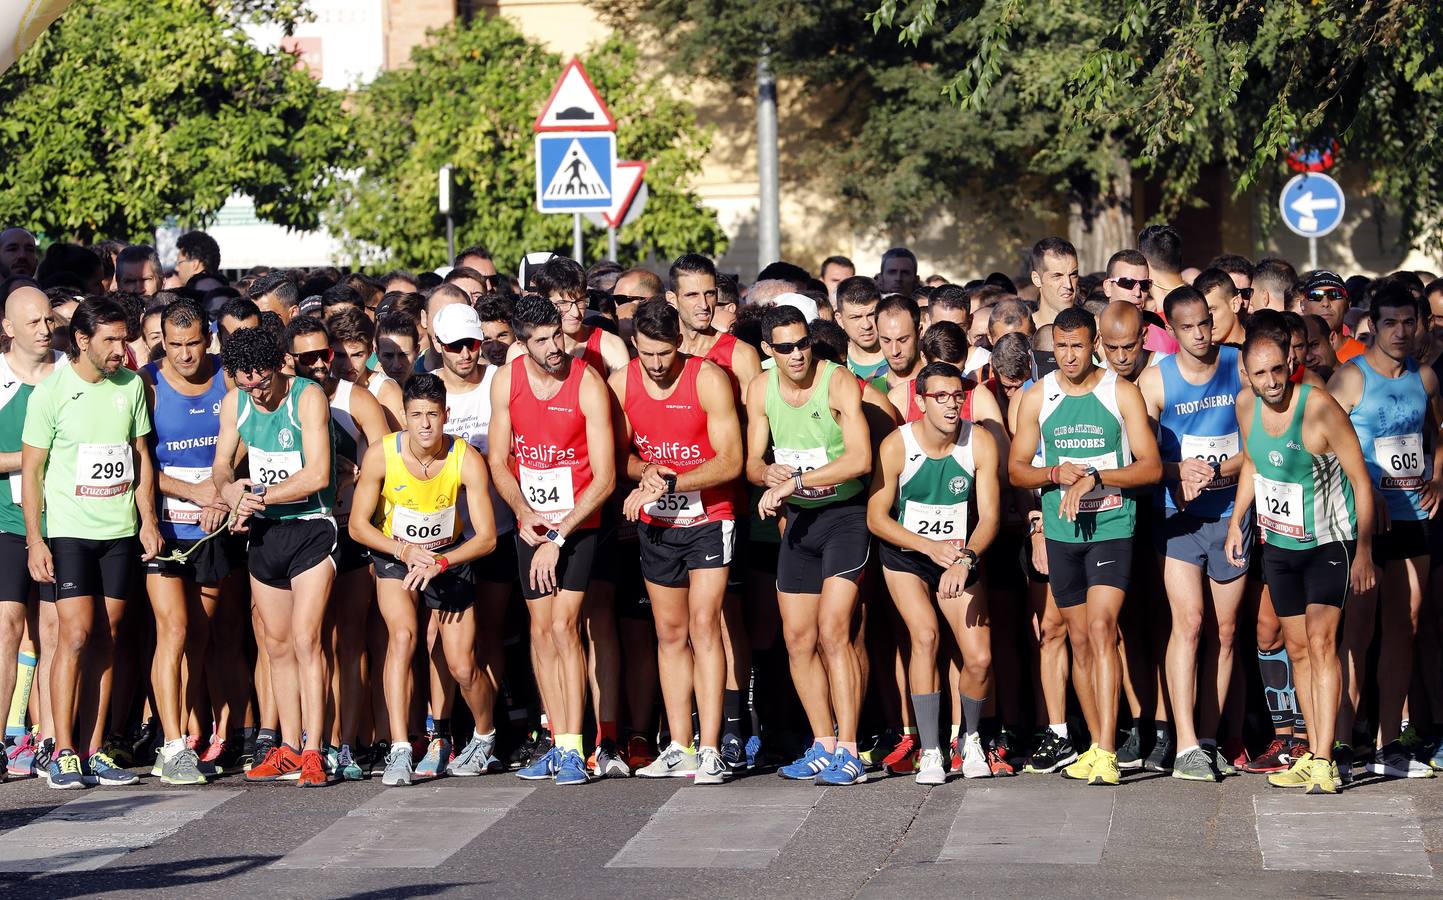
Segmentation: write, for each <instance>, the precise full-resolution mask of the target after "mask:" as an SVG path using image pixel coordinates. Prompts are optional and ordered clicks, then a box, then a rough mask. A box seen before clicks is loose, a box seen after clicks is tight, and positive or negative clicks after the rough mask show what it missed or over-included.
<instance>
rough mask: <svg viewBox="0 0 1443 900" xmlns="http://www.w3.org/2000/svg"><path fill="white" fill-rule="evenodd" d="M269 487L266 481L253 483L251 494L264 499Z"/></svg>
mask: <svg viewBox="0 0 1443 900" xmlns="http://www.w3.org/2000/svg"><path fill="white" fill-rule="evenodd" d="M269 487H270V485H268V484H266V483H265V482H264V481H252V482H251V493H252V494H255V495H256V496H257V497H264V496H265V495H266V489H267V488H269Z"/></svg>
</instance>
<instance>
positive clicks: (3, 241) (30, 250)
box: [0, 228, 40, 278]
mask: <svg viewBox="0 0 1443 900" xmlns="http://www.w3.org/2000/svg"><path fill="white" fill-rule="evenodd" d="M39 265H40V253H39V251H38V250H37V249H36V246H35V235H33V234H31V233H30V232H28V231H26V230H25V229H24V228H7V229H5V230H4V231H0V275H5V276H10V275H24V276H25V277H26V278H34V277H35V269H36V267H37V266H39Z"/></svg>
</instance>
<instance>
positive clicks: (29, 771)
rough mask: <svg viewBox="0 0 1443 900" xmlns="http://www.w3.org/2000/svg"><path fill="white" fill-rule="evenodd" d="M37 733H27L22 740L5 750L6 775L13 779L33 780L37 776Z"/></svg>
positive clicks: (21, 737) (21, 736)
mask: <svg viewBox="0 0 1443 900" xmlns="http://www.w3.org/2000/svg"><path fill="white" fill-rule="evenodd" d="M35 746H36V741H35V733H34V732H33V731H27V732H25V733H24V734H22V735H20V739H19V740H18V741H16V742H15V743H14V744H11V745H10V746H9V747H6V748H5V774H6V775H9V776H10V777H11V778H31V777H33V776H34V775H35Z"/></svg>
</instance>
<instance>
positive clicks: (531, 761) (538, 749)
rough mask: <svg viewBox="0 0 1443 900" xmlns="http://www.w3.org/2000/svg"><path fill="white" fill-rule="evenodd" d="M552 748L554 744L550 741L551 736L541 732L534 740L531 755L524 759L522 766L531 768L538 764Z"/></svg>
mask: <svg viewBox="0 0 1443 900" xmlns="http://www.w3.org/2000/svg"><path fill="white" fill-rule="evenodd" d="M554 746H555V744H553V743H552V741H551V735H550V734H549V733H547V732H542V733H541V734H540V735H539V736H538V737H537V738H536V743H535V744H533V745H532V747H531V755H530V756H528V757H527V758H526V761H525V762H524V763H523V764H522V766H523V767H525V766H532V765H535V764H536V763H538V762H540V761H541V760H542V759H543V758H545V756H546V754H548V753H550V752H551V748H552V747H554Z"/></svg>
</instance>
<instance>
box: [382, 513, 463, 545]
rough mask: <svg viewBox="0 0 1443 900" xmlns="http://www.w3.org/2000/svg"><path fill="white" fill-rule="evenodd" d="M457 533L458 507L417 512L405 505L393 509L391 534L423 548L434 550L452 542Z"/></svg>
mask: <svg viewBox="0 0 1443 900" xmlns="http://www.w3.org/2000/svg"><path fill="white" fill-rule="evenodd" d="M455 535H456V507H455V506H448V507H446V508H445V509H438V510H437V511H436V512H433V513H422V512H416V511H415V510H414V509H407V508H406V507H404V506H397V507H395V508H394V509H392V510H391V536H392V537H395V538H400V539H401V540H403V541H405V542H406V543H408V544H415V545H417V546H418V547H420V548H422V549H423V550H434V549H436V548H437V547H445V546H447V545H449V544H450V543H451V541H452V540H453V539H454V538H455Z"/></svg>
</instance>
